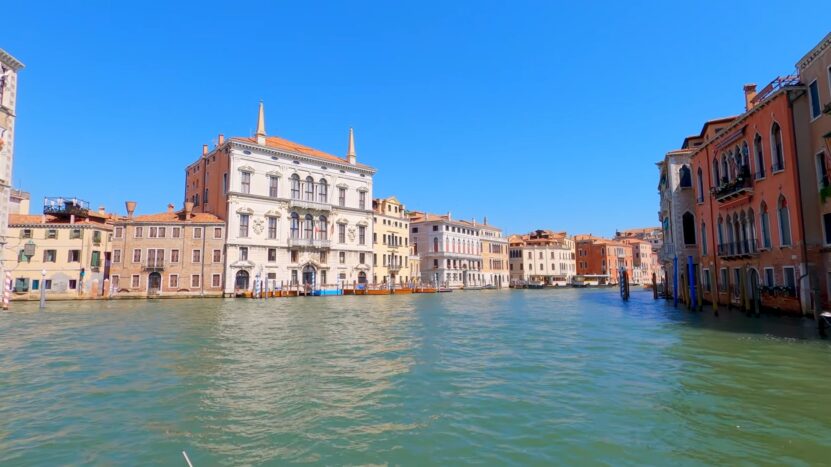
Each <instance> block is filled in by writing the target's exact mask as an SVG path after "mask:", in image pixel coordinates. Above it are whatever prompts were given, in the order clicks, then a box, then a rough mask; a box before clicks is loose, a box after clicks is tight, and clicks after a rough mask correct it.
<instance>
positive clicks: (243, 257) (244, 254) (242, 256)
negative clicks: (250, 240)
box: [239, 246, 248, 261]
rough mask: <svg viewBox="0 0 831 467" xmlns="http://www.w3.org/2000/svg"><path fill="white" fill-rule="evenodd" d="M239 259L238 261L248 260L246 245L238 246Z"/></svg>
mask: <svg viewBox="0 0 831 467" xmlns="http://www.w3.org/2000/svg"><path fill="white" fill-rule="evenodd" d="M239 260H240V261H248V247H247V246H241V247H239Z"/></svg>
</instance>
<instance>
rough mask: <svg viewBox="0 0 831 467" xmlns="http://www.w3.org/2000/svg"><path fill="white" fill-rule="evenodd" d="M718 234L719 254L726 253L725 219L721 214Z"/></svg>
mask: <svg viewBox="0 0 831 467" xmlns="http://www.w3.org/2000/svg"><path fill="white" fill-rule="evenodd" d="M716 235H717V236H718V239H717V241H718V254H719V255H721V254H723V253H724V219H722V218H721V216H719V217H718V227H717V229H716Z"/></svg>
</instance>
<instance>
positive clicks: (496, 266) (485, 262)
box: [479, 217, 511, 289]
mask: <svg viewBox="0 0 831 467" xmlns="http://www.w3.org/2000/svg"><path fill="white" fill-rule="evenodd" d="M479 237H480V238H481V239H482V273H483V276H484V279H483V282H484V285H487V286H493V287H496V288H497V289H501V288H502V287H507V286H508V284H509V283H510V280H511V278H510V272H509V271H508V239H507V238H505V236H504V235H503V234H502V229H500V228H498V227H494V226H492V225H488V218H487V217H486V218H485V223H484V224H483V225H482V226H481V227H479Z"/></svg>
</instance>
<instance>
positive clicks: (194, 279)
mask: <svg viewBox="0 0 831 467" xmlns="http://www.w3.org/2000/svg"><path fill="white" fill-rule="evenodd" d="M200 279H201V276H200V275H199V274H194V275H192V276H190V286H191V287H199V283H200Z"/></svg>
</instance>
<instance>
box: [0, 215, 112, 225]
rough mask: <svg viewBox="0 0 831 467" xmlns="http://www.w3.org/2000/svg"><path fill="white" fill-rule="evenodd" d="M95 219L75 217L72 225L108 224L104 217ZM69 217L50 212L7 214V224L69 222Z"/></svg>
mask: <svg viewBox="0 0 831 467" xmlns="http://www.w3.org/2000/svg"><path fill="white" fill-rule="evenodd" d="M96 219H97V220H93V221H92V222H90V220H91V219H90V218H77V219H75V223H74V224H72V225H90V224H97V225H101V226H104V225H109V224H108V223H107V222H106V220H108V219H106V218H103V217H98V216H96ZM69 223H70V222H69V217H59V216H53V215H51V214H46V215H40V214H9V225H23V224H69Z"/></svg>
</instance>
